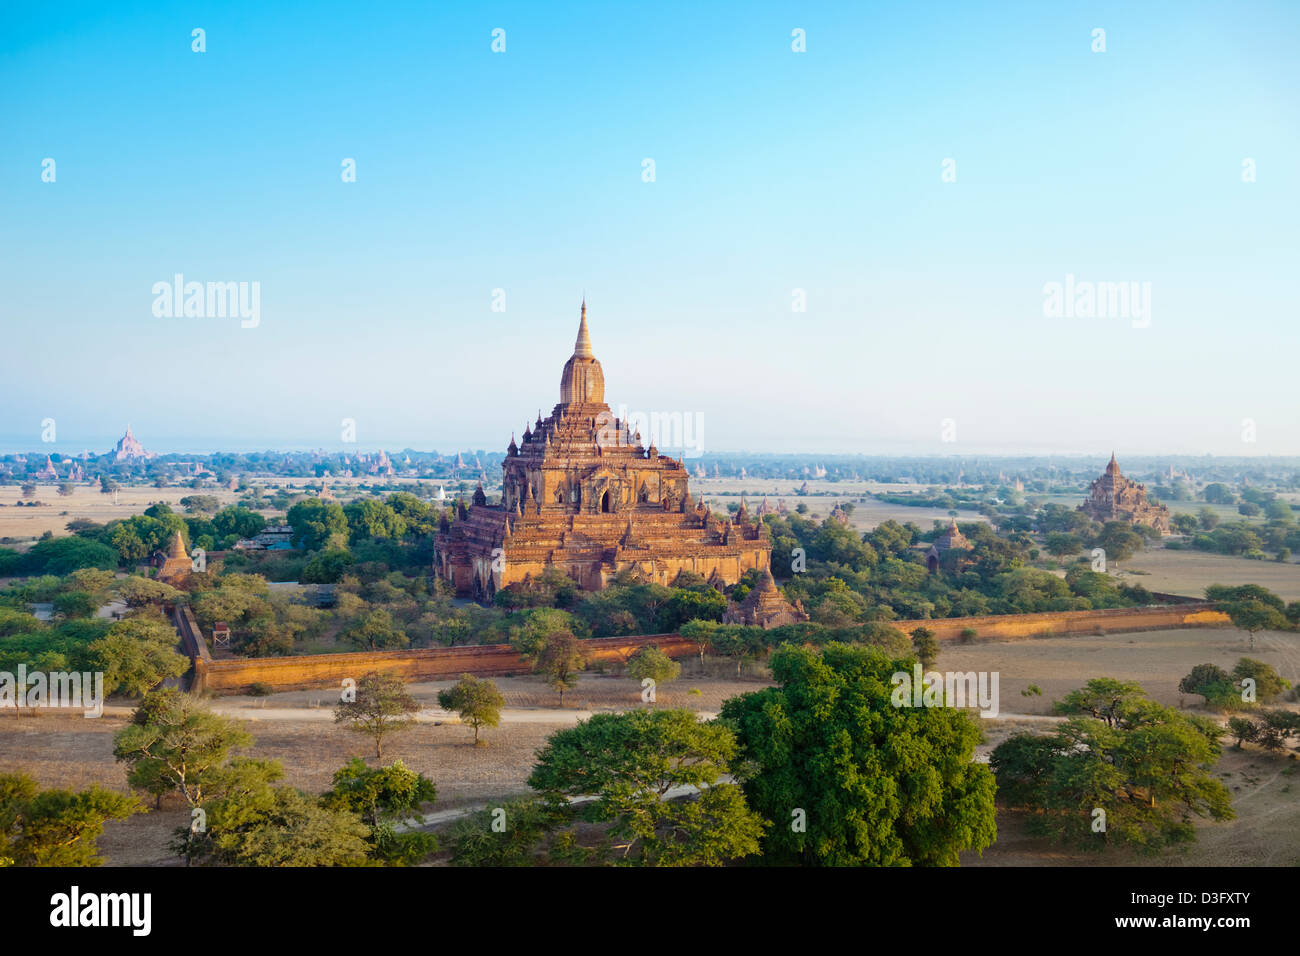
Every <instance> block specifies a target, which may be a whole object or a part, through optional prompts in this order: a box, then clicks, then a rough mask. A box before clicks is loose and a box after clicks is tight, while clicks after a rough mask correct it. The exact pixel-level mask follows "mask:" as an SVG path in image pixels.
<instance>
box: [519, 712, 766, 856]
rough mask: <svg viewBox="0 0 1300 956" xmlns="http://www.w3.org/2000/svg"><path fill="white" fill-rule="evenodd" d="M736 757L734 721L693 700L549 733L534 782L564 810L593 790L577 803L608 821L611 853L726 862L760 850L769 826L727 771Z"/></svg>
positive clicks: (600, 717)
mask: <svg viewBox="0 0 1300 956" xmlns="http://www.w3.org/2000/svg"><path fill="white" fill-rule="evenodd" d="M735 757H736V740H735V736H734V735H733V734H732V732H731V730H730V729H729V728H727V727H725V726H722V725H721V724H718V723H700V722H699V721H698V720H697V719H696V716H695V714H693V713H691V712H690V711H687V710H659V711H647V710H637V711H629V712H627V713H623V714H596V715H595V716H593V717H592V718H591V719H590V720H586V721H582V722H580V723H579V724H578V725H577V726H576V727H573V728H569V729H566V730H561V731H559V732H557V733H555V734H553V735H552V736H551V738H550V740H549V741H548V742H547V744H546V746H545V747H543V748H542V749H541V751H539V752H538V755H537V766H536V767H534V768H533V773H532V775H531V776H530V777H529V778H528V785H529V786H530V787H532V788H533V789H534V790H537V791H539V792H540V793H541V794H542V795H543V796H544V797H545V798H546V800H547V801H548V803H550V804H551V805H552V806H553V807H555V808H556V809H557V810H558V809H560V808H562V807H564V806H567V804H568V801H569V800H570V799H571V798H573V797H578V796H585V795H590V796H594V797H595V799H594V800H592V801H590V802H588V803H585V804H582V805H581V806H582V809H581V810H580V811H579V813H580V814H581V815H582V816H583V817H584V818H585V819H587V820H589V821H593V822H600V823H606V824H608V825H609V829H608V835H609V838H610V844H609V846H608V847H607V848H606V850H605V853H606V854H607V856H608V859H610V860H611V861H613V862H626V863H638V864H641V865H649V866H719V865H721V864H723V863H726V862H728V861H731V860H735V859H740V858H742V857H746V856H750V855H752V854H754V853H756V852H757V851H758V847H759V838H760V837H761V836H762V833H763V827H764V824H763V821H762V819H761V818H760V817H759V816H758V815H757V814H755V813H754V812H753V811H752V810H750V809H749V807H748V806H747V805H746V803H745V798H744V794H743V793H742V792H741V790H740V787H738V786H737V785H735V784H733V783H728V782H723V781H722V779H721V778H722V777H723V776H724V775H725V774H727V773H729V772H730V771H731V767H732V762H733V760H734V759H735ZM683 791H686V792H685V793H683ZM692 793H697V794H698V795H695V796H691V794H692ZM683 798H684V799H683Z"/></svg>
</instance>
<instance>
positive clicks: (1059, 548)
mask: <svg viewBox="0 0 1300 956" xmlns="http://www.w3.org/2000/svg"><path fill="white" fill-rule="evenodd" d="M1044 547H1046V548H1047V553H1048V554H1050V555H1052V556H1053V557H1057V558H1064V557H1066V556H1068V555H1071V554H1078V553H1079V552H1080V551H1082V550H1083V539H1081V538H1080V537H1079V536H1078V535H1077V534H1068V533H1065V532H1061V531H1055V532H1052V533H1051V534H1049V535H1048V536H1047V538H1046V540H1045V542H1044Z"/></svg>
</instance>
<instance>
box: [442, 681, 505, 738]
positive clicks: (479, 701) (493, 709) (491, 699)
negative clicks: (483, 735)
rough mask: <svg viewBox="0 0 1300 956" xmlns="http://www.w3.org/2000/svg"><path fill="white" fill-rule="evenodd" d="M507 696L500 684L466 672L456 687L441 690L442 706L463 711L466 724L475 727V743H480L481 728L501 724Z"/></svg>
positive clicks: (444, 708)
mask: <svg viewBox="0 0 1300 956" xmlns="http://www.w3.org/2000/svg"><path fill="white" fill-rule="evenodd" d="M505 705H506V699H505V696H504V695H503V694H502V693H501V691H500V690H498V689H497V685H496V684H495V683H494V682H493V681H491V680H488V679H487V678H479V677H475V676H474V675H473V674H462V675H461V676H460V680H459V681H457V682H456V684H455V686H453V687H449V688H448V689H447V690H444V691H439V692H438V706H439V707H441V708H442V709H443V710H454V711H455V712H456V713H458V714H460V719H461V722H462V723H466V724H469V725H470V726H471V727H473V728H474V746H476V747H477V746H478V744H479V739H478V731H479V728H480V727H496V726H497V725H499V724H500V723H501V708H502V707H504V706H505Z"/></svg>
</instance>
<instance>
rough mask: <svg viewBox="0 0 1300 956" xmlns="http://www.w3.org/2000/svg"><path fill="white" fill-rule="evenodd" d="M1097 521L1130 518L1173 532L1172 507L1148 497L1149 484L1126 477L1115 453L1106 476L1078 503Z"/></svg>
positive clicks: (1104, 473) (1081, 509)
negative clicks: (1142, 483)
mask: <svg viewBox="0 0 1300 956" xmlns="http://www.w3.org/2000/svg"><path fill="white" fill-rule="evenodd" d="M1078 510H1079V511H1082V512H1083V513H1084V514H1086V515H1087V516H1088V517H1089V518H1092V519H1093V520H1094V521H1101V522H1103V523H1104V522H1106V521H1127V522H1128V523H1129V524H1140V525H1146V526H1147V527H1150V528H1155V529H1156V530H1157V531H1160V532H1161V533H1162V534H1168V533H1169V509H1168V508H1166V507H1165V506H1164V505H1156V504H1152V503H1151V502H1150V501H1148V500H1147V489H1146V485H1140V484H1138V483H1137V482H1135V481H1133V480H1132V479H1130V478H1125V477H1124V476H1123V475H1122V474H1121V473H1120V470H1119V462H1117V461H1116V460H1115V453H1114V452H1111V456H1110V464H1108V465H1107V466H1106V470H1105V472H1103V473H1102V476H1101V477H1100V478H1098V479H1097V480H1096V481H1094V482H1093V483H1092V485H1091V486H1090V487H1089V488H1088V499H1087V500H1086V501H1085V502H1084V503H1083V504H1081V505H1079V507H1078Z"/></svg>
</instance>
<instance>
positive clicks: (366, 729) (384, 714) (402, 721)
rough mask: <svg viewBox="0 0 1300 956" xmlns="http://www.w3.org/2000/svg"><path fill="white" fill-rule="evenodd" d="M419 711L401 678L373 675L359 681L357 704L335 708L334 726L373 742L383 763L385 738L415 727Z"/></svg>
mask: <svg viewBox="0 0 1300 956" xmlns="http://www.w3.org/2000/svg"><path fill="white" fill-rule="evenodd" d="M419 709H420V705H419V704H417V703H416V702H415V698H414V697H412V696H411V694H410V692H409V691H408V690H407V689H406V684H405V683H403V682H402V680H401V678H399V677H396V676H394V675H392V674H380V673H377V672H374V671H372V672H370V673H369V674H366V675H364V676H363V677H362V678H361V679H360V680H358V681H357V686H356V688H355V699H354V700H350V701H348V700H345V701H341V702H340V703H339V704H338V705H337V706H336V707H335V708H334V723H336V724H347V725H348V727H349V728H350V729H352V730H354V731H356V732H357V733H360V734H365V735H367V736H369V737H371V738H373V739H374V741H375V759H377V760H382V759H383V757H384V749H383V747H384V738H385V737H387V736H389V735H390V734H394V733H397V732H399V731H403V730H408V729H409V728H411V727H412V726H414V724H415V719H414V717H412V716H411V715H412V714H414V713H415V712H416V711H418V710H419Z"/></svg>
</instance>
